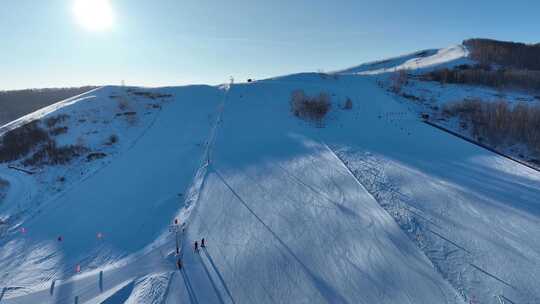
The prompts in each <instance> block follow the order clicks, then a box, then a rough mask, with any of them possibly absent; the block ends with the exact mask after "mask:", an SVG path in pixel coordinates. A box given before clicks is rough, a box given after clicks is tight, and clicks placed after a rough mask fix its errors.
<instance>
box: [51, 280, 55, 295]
mask: <svg viewBox="0 0 540 304" xmlns="http://www.w3.org/2000/svg"><path fill="white" fill-rule="evenodd" d="M55 284H56V280H53V281H52V282H51V290H50V294H51V296H52V295H53V294H54V285H55Z"/></svg>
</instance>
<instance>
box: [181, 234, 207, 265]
mask: <svg viewBox="0 0 540 304" xmlns="http://www.w3.org/2000/svg"><path fill="white" fill-rule="evenodd" d="M199 244H200V245H199ZM200 248H206V242H205V240H204V238H202V239H201V242H200V243H199V242H198V241H195V243H193V251H194V252H195V253H199V250H200ZM176 266H177V267H178V269H182V259H181V258H178V259H177V260H176Z"/></svg>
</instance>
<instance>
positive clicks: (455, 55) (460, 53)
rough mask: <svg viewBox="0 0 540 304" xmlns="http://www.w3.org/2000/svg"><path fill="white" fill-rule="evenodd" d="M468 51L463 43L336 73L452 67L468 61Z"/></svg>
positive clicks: (386, 71)
mask: <svg viewBox="0 0 540 304" xmlns="http://www.w3.org/2000/svg"><path fill="white" fill-rule="evenodd" d="M468 54H469V52H468V50H467V48H466V47H465V46H463V45H455V46H452V47H448V48H443V49H438V50H424V51H420V52H415V53H413V54H410V55H405V56H400V57H396V58H390V59H386V60H382V61H376V62H370V63H364V64H361V65H359V66H356V67H352V68H349V69H345V70H342V71H338V72H336V73H338V74H364V75H369V74H381V73H388V72H396V71H400V70H410V71H426V70H429V69H432V68H435V67H436V68H443V67H448V68H450V67H453V66H456V65H460V64H466V63H470V62H471V61H470V60H469V59H467V56H468Z"/></svg>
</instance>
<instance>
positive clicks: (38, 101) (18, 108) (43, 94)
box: [0, 86, 95, 126]
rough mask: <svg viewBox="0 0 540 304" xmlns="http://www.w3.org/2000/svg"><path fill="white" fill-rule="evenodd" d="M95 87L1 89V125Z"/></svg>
mask: <svg viewBox="0 0 540 304" xmlns="http://www.w3.org/2000/svg"><path fill="white" fill-rule="evenodd" d="M92 89H95V87H90V86H87V87H80V88H58V89H33V90H14V91H0V126H1V125H4V124H6V123H8V122H10V121H12V120H15V119H17V118H19V117H21V116H24V115H26V114H29V113H32V112H34V111H36V110H38V109H40V108H43V107H46V106H49V105H51V104H53V103H55V102H57V101H59V100H63V99H66V98H69V97H73V96H76V95H79V94H82V93H85V92H88V91H90V90H92Z"/></svg>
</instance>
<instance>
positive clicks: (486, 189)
mask: <svg viewBox="0 0 540 304" xmlns="http://www.w3.org/2000/svg"><path fill="white" fill-rule="evenodd" d="M460 54H461V55H460ZM420 55H421V56H420ZM420 55H419V54H416V55H412V56H408V57H407V56H406V57H403V58H401V59H398V60H397V61H395V62H393V63H388V62H387V64H377V65H376V66H375V67H374V66H373V65H371V66H372V67H371V68H369V67H368V65H364V66H361V67H359V68H355V69H351V70H348V71H344V72H342V73H340V74H339V75H337V76H335V77H325V76H324V75H319V74H314V73H313V74H297V75H291V76H286V77H278V78H274V79H269V80H264V81H258V82H255V83H250V84H237V85H232V86H231V87H230V88H229V87H228V86H223V87H207V86H197V87H180V88H163V89H154V90H150V91H151V92H152V93H154V94H161V95H163V96H168V95H171V97H170V98H164V100H163V101H160V108H161V110H159V111H158V110H156V112H151V114H148V117H153V118H152V119H148V120H143V121H144V122H141V124H140V125H138V126H139V127H136V128H132V127H131V126H130V125H124V126H123V127H122V128H120V129H118V130H120V131H118V132H117V133H119V134H124V133H125V134H133V135H129V136H127V135H126V136H125V138H126V141H127V142H129V143H130V144H129V145H125V146H124V145H122V146H116V147H115V148H111V149H112V150H111V151H110V154H111V156H110V157H108V158H105V160H103V163H98V164H96V163H87V162H81V163H74V164H72V165H71V166H68V167H69V168H70V169H69V170H81V168H87V170H86V171H83V174H82V175H81V177H80V178H77V179H76V178H75V176H74V175H71V176H72V179H73V180H74V181H73V182H70V183H68V185H67V186H64V187H59V188H58V190H59V192H58V191H56V192H54V191H52V190H51V189H49V188H50V187H52V186H51V183H52V182H51V180H52V178H48V179H47V178H45V177H46V176H49V175H51V174H52V173H50V172H57V171H56V170H59V169H58V168H57V167H55V166H52V167H45V168H43V169H42V171H40V173H39V174H37V177H36V175H33V176H31V177H29V176H24V175H23V173H20V172H15V171H12V170H9V169H8V168H7V167H6V166H5V165H3V167H1V168H0V169H1V170H0V178H4V179H7V180H9V181H10V186H9V188H8V193H7V195H8V199H7V200H5V201H4V203H3V205H5V207H4V206H0V207H1V208H3V209H2V210H4V211H3V212H4V213H3V216H4V217H5V218H8V219H10V220H9V223H10V225H13V226H12V227H9V229H7V232H6V235H5V236H4V237H3V238H2V239H1V240H0V242H1V243H0V244H1V246H2V247H1V248H0V301H1V302H2V303H3V302H6V303H73V302H74V301H75V297H78V301H79V303H124V302H127V303H511V302H510V301H512V302H514V303H538V302H539V301H540V300H539V299H540V293H539V291H538V290H537V288H536V287H537V283H536V282H537V281H538V278H540V269H539V268H538V267H536V262H537V261H539V260H540V238H539V237H538V236H539V235H540V224H539V222H540V221H539V211H540V205H539V203H538V201H539V199H540V190H538V189H540V187H539V186H540V175H539V174H538V173H537V172H536V171H533V170H531V169H528V168H524V167H523V166H521V165H519V164H516V163H514V162H511V161H509V160H506V159H504V158H501V157H500V156H498V155H495V154H493V153H491V152H488V151H486V150H483V149H481V148H478V147H476V146H474V145H471V144H470V143H468V142H465V141H462V140H460V139H457V138H455V137H452V136H450V135H448V134H446V133H442V132H440V131H438V130H437V129H434V128H431V127H429V126H427V125H425V124H423V123H422V122H421V121H419V119H418V117H417V113H416V110H415V109H414V108H413V107H412V106H410V105H409V104H407V103H406V102H404V101H403V100H401V99H400V98H397V97H396V96H394V95H392V94H390V93H387V92H386V91H385V90H384V89H382V88H380V87H379V86H378V82H379V80H380V78H379V76H377V75H365V74H370V73H374V74H375V73H382V72H384V71H393V70H396V69H401V68H416V67H417V66H418V67H420V68H431V67H434V66H435V65H439V66H445V65H447V64H455V63H456V62H458V61H461V60H463V61H465V60H467V59H466V58H465V57H464V56H465V51H464V49H461V51H460V48H459V47H457V48H450V49H448V50H441V51H428V52H426V53H425V54H420ZM418 56H420V57H421V58H420V59H418ZM415 58H417V59H415ZM398 61H399V62H398ZM297 89H303V90H305V91H306V92H307V93H308V94H318V93H321V92H326V93H328V94H329V95H330V96H331V99H332V103H333V108H332V110H331V112H330V113H329V116H328V117H327V118H326V119H325V123H324V127H323V128H319V127H317V126H316V125H314V124H313V123H310V122H306V121H303V120H299V119H298V118H296V117H294V116H293V115H291V114H290V108H289V100H290V96H291V92H293V91H294V90H297ZM134 90H137V91H143V90H144V91H146V89H134ZM113 91H114V92H116V93H118V92H120V93H121V92H122V88H115V87H107V88H103V89H101V90H97V91H96V92H94V93H93V96H96V97H95V98H94V102H97V103H94V104H101V103H103V104H106V103H107V102H108V100H109V99H110V97H109V95H112V94H113V93H112V92H113ZM100 92H101V93H100ZM125 96H126V97H125V98H126V100H127V101H128V104H129V105H133V106H135V105H136V104H138V102H140V101H141V100H142V101H143V102H144V100H146V99H141V100H139V99H140V98H142V96H144V95H134V94H126V95H125ZM86 97H87V96H81V97H80V98H81V99H80V100H79V101H75V102H74V103H73V104H72V106H73V108H72V110H73V111H74V110H76V109H78V107H82V106H83V105H84V100H85V99H84V98H86ZM347 98H351V99H352V101H353V108H352V110H343V109H342V108H341V106H342V105H343V104H344V102H345V100H346V99H347ZM137 100H138V101H137ZM151 102H152V103H153V102H154V101H153V100H152V101H151ZM144 107H146V106H144ZM150 108H153V107H152V106H150ZM62 109H64V110H67V108H66V107H61V108H60V109H59V110H58V111H61V110H62ZM108 111H112V112H113V114H112V115H113V116H115V114H114V113H116V112H117V111H118V110H117V109H116V108H114V109H113V108H111V109H109V110H108ZM104 113H107V111H105V112H104ZM115 117H116V116H115ZM121 117H124V116H121ZM70 129H71V128H70ZM107 129H108V124H104V125H103V126H102V127H100V128H99V131H100V132H98V134H99V133H101V132H103V131H104V130H107ZM74 130H76V129H74ZM99 142H100V141H99V140H96V141H95V143H96V144H92V147H93V149H98V148H99V147H100V146H99V144H98V143H99ZM120 142H121V143H123V142H124V141H122V140H121V141H120ZM39 176H42V178H38V177H39ZM18 179H20V180H18ZM21 180H22V181H24V182H22V181H21ZM47 187H49V188H47ZM44 188H45V189H49V190H42V189H44ZM29 193H30V194H32V195H31V196H30V197H28V195H29ZM36 193H41V194H40V195H37V194H36ZM38 198H39V199H38ZM19 200H24V201H25V202H26V203H25V204H24V206H26V208H25V210H27V211H26V212H21V213H17V212H15V211H14V210H16V207H13V206H14V205H16V204H17V202H18V201H19ZM38 200H39V207H37V209H35V210H31V211H30V209H29V208H30V207H31V206H34V205H38V202H37V201H38ZM9 205H11V206H12V207H9ZM13 208H15V209H13ZM23 209H24V208H23ZM15 215H16V216H15ZM174 218H177V219H179V221H180V223H181V228H180V229H179V234H178V235H179V242H180V248H181V250H180V256H181V258H182V261H183V265H184V267H183V268H182V269H181V270H180V271H178V270H177V269H176V267H175V259H176V257H175V256H174V251H175V238H174V234H173V233H171V232H170V231H169V230H168V229H169V225H170V224H172V222H173V219H174ZM22 228H24V233H22V232H21V229H22ZM98 233H99V234H100V236H101V237H100V238H96V234H98ZM59 235H61V236H62V241H61V242H59V241H58V240H57V237H58V236H59ZM201 238H205V240H206V244H207V247H206V248H204V249H202V250H199V251H198V252H195V251H194V250H193V242H194V241H196V240H197V241H200V239H201ZM77 266H80V267H81V273H78V274H77V273H76V271H75V270H76V268H77ZM100 271H103V272H102V273H100ZM55 280H56V281H55ZM53 282H54V283H53Z"/></svg>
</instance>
